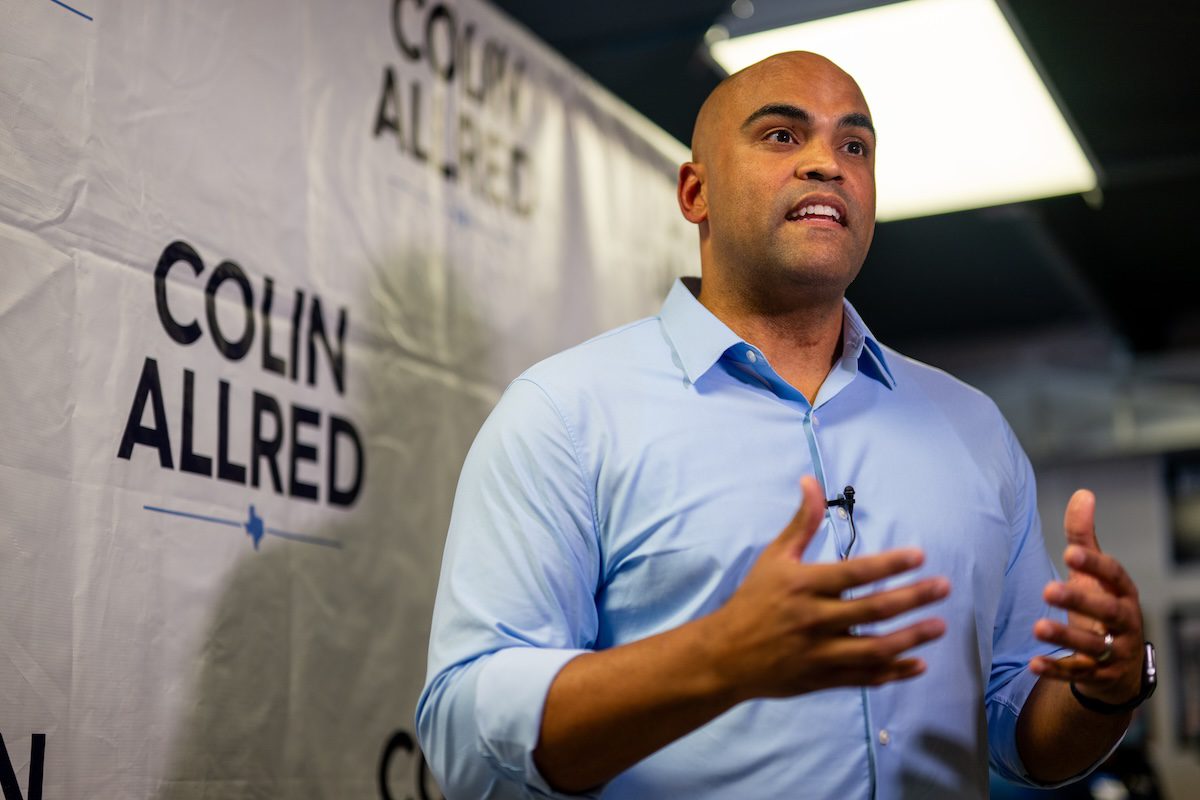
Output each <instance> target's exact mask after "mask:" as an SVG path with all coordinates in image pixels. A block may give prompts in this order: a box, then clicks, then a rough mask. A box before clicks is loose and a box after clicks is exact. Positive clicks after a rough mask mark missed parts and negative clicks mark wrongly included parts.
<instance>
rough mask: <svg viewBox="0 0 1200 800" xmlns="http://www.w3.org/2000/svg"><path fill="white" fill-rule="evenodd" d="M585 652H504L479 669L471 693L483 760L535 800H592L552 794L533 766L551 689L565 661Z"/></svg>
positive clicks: (531, 649) (512, 649)
mask: <svg viewBox="0 0 1200 800" xmlns="http://www.w3.org/2000/svg"><path fill="white" fill-rule="evenodd" d="M587 652H590V651H588V650H566V649H546V648H539V647H508V648H505V649H503V650H498V651H496V652H495V653H492V654H491V655H490V656H489V657H488V658H487V661H486V662H485V663H484V664H483V666H482V669H481V670H480V673H479V678H478V681H477V683H476V690H475V719H476V723H477V724H478V731H479V746H480V749H481V750H480V752H481V753H482V755H483V757H484V758H485V759H487V760H488V761H489V762H490V763H491V764H492V766H493V767H494V768H495V769H496V770H497V771H498V772H499V773H500V774H502V775H503V776H504V777H505V778H507V779H509V780H512V781H516V782H517V783H520V784H523V785H524V786H525V787H526V789H527V790H528V791H529V792H530V793H531V794H532V795H533V796H535V797H550V798H562V799H563V800H566V799H567V798H577V797H587V798H594V797H599V796H600V789H599V788H597V789H596V790H595V792H594V793H587V794H564V793H562V792H556V791H555V790H554V789H552V788H551V787H550V785H549V784H548V783H547V782H546V780H545V779H544V778H543V777H542V775H541V773H540V772H538V769H537V767H536V766H535V765H534V763H533V751H534V748H536V747H537V743H538V737H539V736H540V735H541V729H542V712H543V710H544V709H545V706H546V695H547V693H548V692H549V691H550V684H551V683H553V682H554V678H555V677H556V676H557V675H558V673H559V670H561V669H562V668H563V667H564V666H566V664H567V662H568V661H570V660H571V659H573V658H575V657H576V656H579V655H581V654H583V653H587Z"/></svg>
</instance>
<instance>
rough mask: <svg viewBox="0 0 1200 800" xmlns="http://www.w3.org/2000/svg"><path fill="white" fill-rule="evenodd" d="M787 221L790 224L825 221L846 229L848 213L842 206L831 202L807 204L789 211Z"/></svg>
mask: <svg viewBox="0 0 1200 800" xmlns="http://www.w3.org/2000/svg"><path fill="white" fill-rule="evenodd" d="M787 220H788V222H797V221H800V220H813V221H817V220H824V221H826V222H836V223H837V224H839V225H841V226H842V227H846V211H845V209H843V208H842V207H841V206H840V205H838V204H834V203H829V202H823V203H816V202H814V203H805V204H803V205H798V206H796V207H795V208H793V209H792V210H791V211H789V212H788V213H787Z"/></svg>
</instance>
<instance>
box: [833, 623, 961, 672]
mask: <svg viewBox="0 0 1200 800" xmlns="http://www.w3.org/2000/svg"><path fill="white" fill-rule="evenodd" d="M945 632H946V623H945V621H944V620H941V619H938V618H936V617H933V618H930V619H923V620H921V621H920V622H914V623H913V624H912V625H908V626H906V627H904V628H901V629H900V630H897V631H892V632H891V633H886V634H882V635H879V636H846V637H844V638H842V639H840V640H838V641H837V642H835V643H833V644H832V646H831V649H830V655H831V656H832V657H833V659H835V660H836V661H838V662H841V663H844V664H846V665H847V666H851V667H852V666H854V665H859V666H862V667H866V668H871V667H883V666H886V665H888V664H890V663H892V662H893V661H895V660H896V659H897V657H899V656H900V654H901V653H903V652H905V651H907V650H911V649H912V648H914V647H918V646H920V645H923V644H925V643H926V642H932V641H933V640H934V639H938V638H940V637H941V636H942V635H943V634H944V633H945Z"/></svg>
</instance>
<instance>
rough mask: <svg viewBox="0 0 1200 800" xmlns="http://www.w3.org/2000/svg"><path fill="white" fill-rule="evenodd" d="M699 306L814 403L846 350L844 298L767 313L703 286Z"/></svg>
mask: <svg viewBox="0 0 1200 800" xmlns="http://www.w3.org/2000/svg"><path fill="white" fill-rule="evenodd" d="M697 299H698V300H699V301H700V303H701V304H702V305H703V306H704V307H705V308H707V309H708V310H709V311H711V312H712V313H713V315H714V316H715V317H717V319H719V320H721V321H722V322H724V323H725V324H726V325H728V326H729V329H730V330H732V331H733V332H734V333H736V334H737V335H738V336H740V337H741V338H742V339H744V340H746V341H747V342H749V343H750V344H752V345H754V346H755V347H757V348H758V349H759V350H761V351H762V352H763V355H765V356H766V357H767V360H768V361H770V362H771V366H772V368H774V370H775V371H776V372H777V373H778V374H779V376H780V377H781V378H783V379H784V380H785V381H787V382H788V383H790V384H791V385H792V386H793V387H795V389H796V390H797V391H799V392H800V393H801V394H803V395H804V396H805V397H806V398H808V402H809V403H815V402H816V399H817V393H818V392H819V391H820V389H821V385H822V384H823V383H824V382H825V378H826V377H827V376H828V375H829V371H830V370H831V369H832V368H833V365H834V363H835V362H836V361H837V359H838V358H839V357H840V356H841V352H842V325H843V319H844V313H845V312H844V310H843V303H842V299H841V298H840V297H838V298H836V300H834V299H832V298H831V299H830V300H826V301H822V302H813V303H795V304H790V305H789V306H788V307H785V308H771V309H764V308H761V307H760V306H759V305H757V304H755V303H753V302H747V301H745V300H744V299H743V298H740V297H738V296H737V295H734V294H732V293H729V292H719V291H710V290H709V283H708V282H707V281H705V282H703V283H701V286H700V294H699V296H698V298H697Z"/></svg>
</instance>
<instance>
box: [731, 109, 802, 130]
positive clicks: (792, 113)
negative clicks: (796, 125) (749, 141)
mask: <svg viewBox="0 0 1200 800" xmlns="http://www.w3.org/2000/svg"><path fill="white" fill-rule="evenodd" d="M763 117H785V118H787V119H790V120H794V121H796V122H803V123H806V124H807V123H809V122H812V116H810V115H809V113H808V112H807V111H805V110H804V109H803V108H800V107H798V106H793V105H791V104H789V103H768V104H767V105H765V106H763V107H762V108H760V109H758V110H757V111H755V112H754V113H753V114H751V115H750V116H748V117H746V121H745V122H743V123H742V130H746V128H749V127H750V126H751V125H753V124H754V123H755V122H758V121H759V120H760V119H762V118H763Z"/></svg>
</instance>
